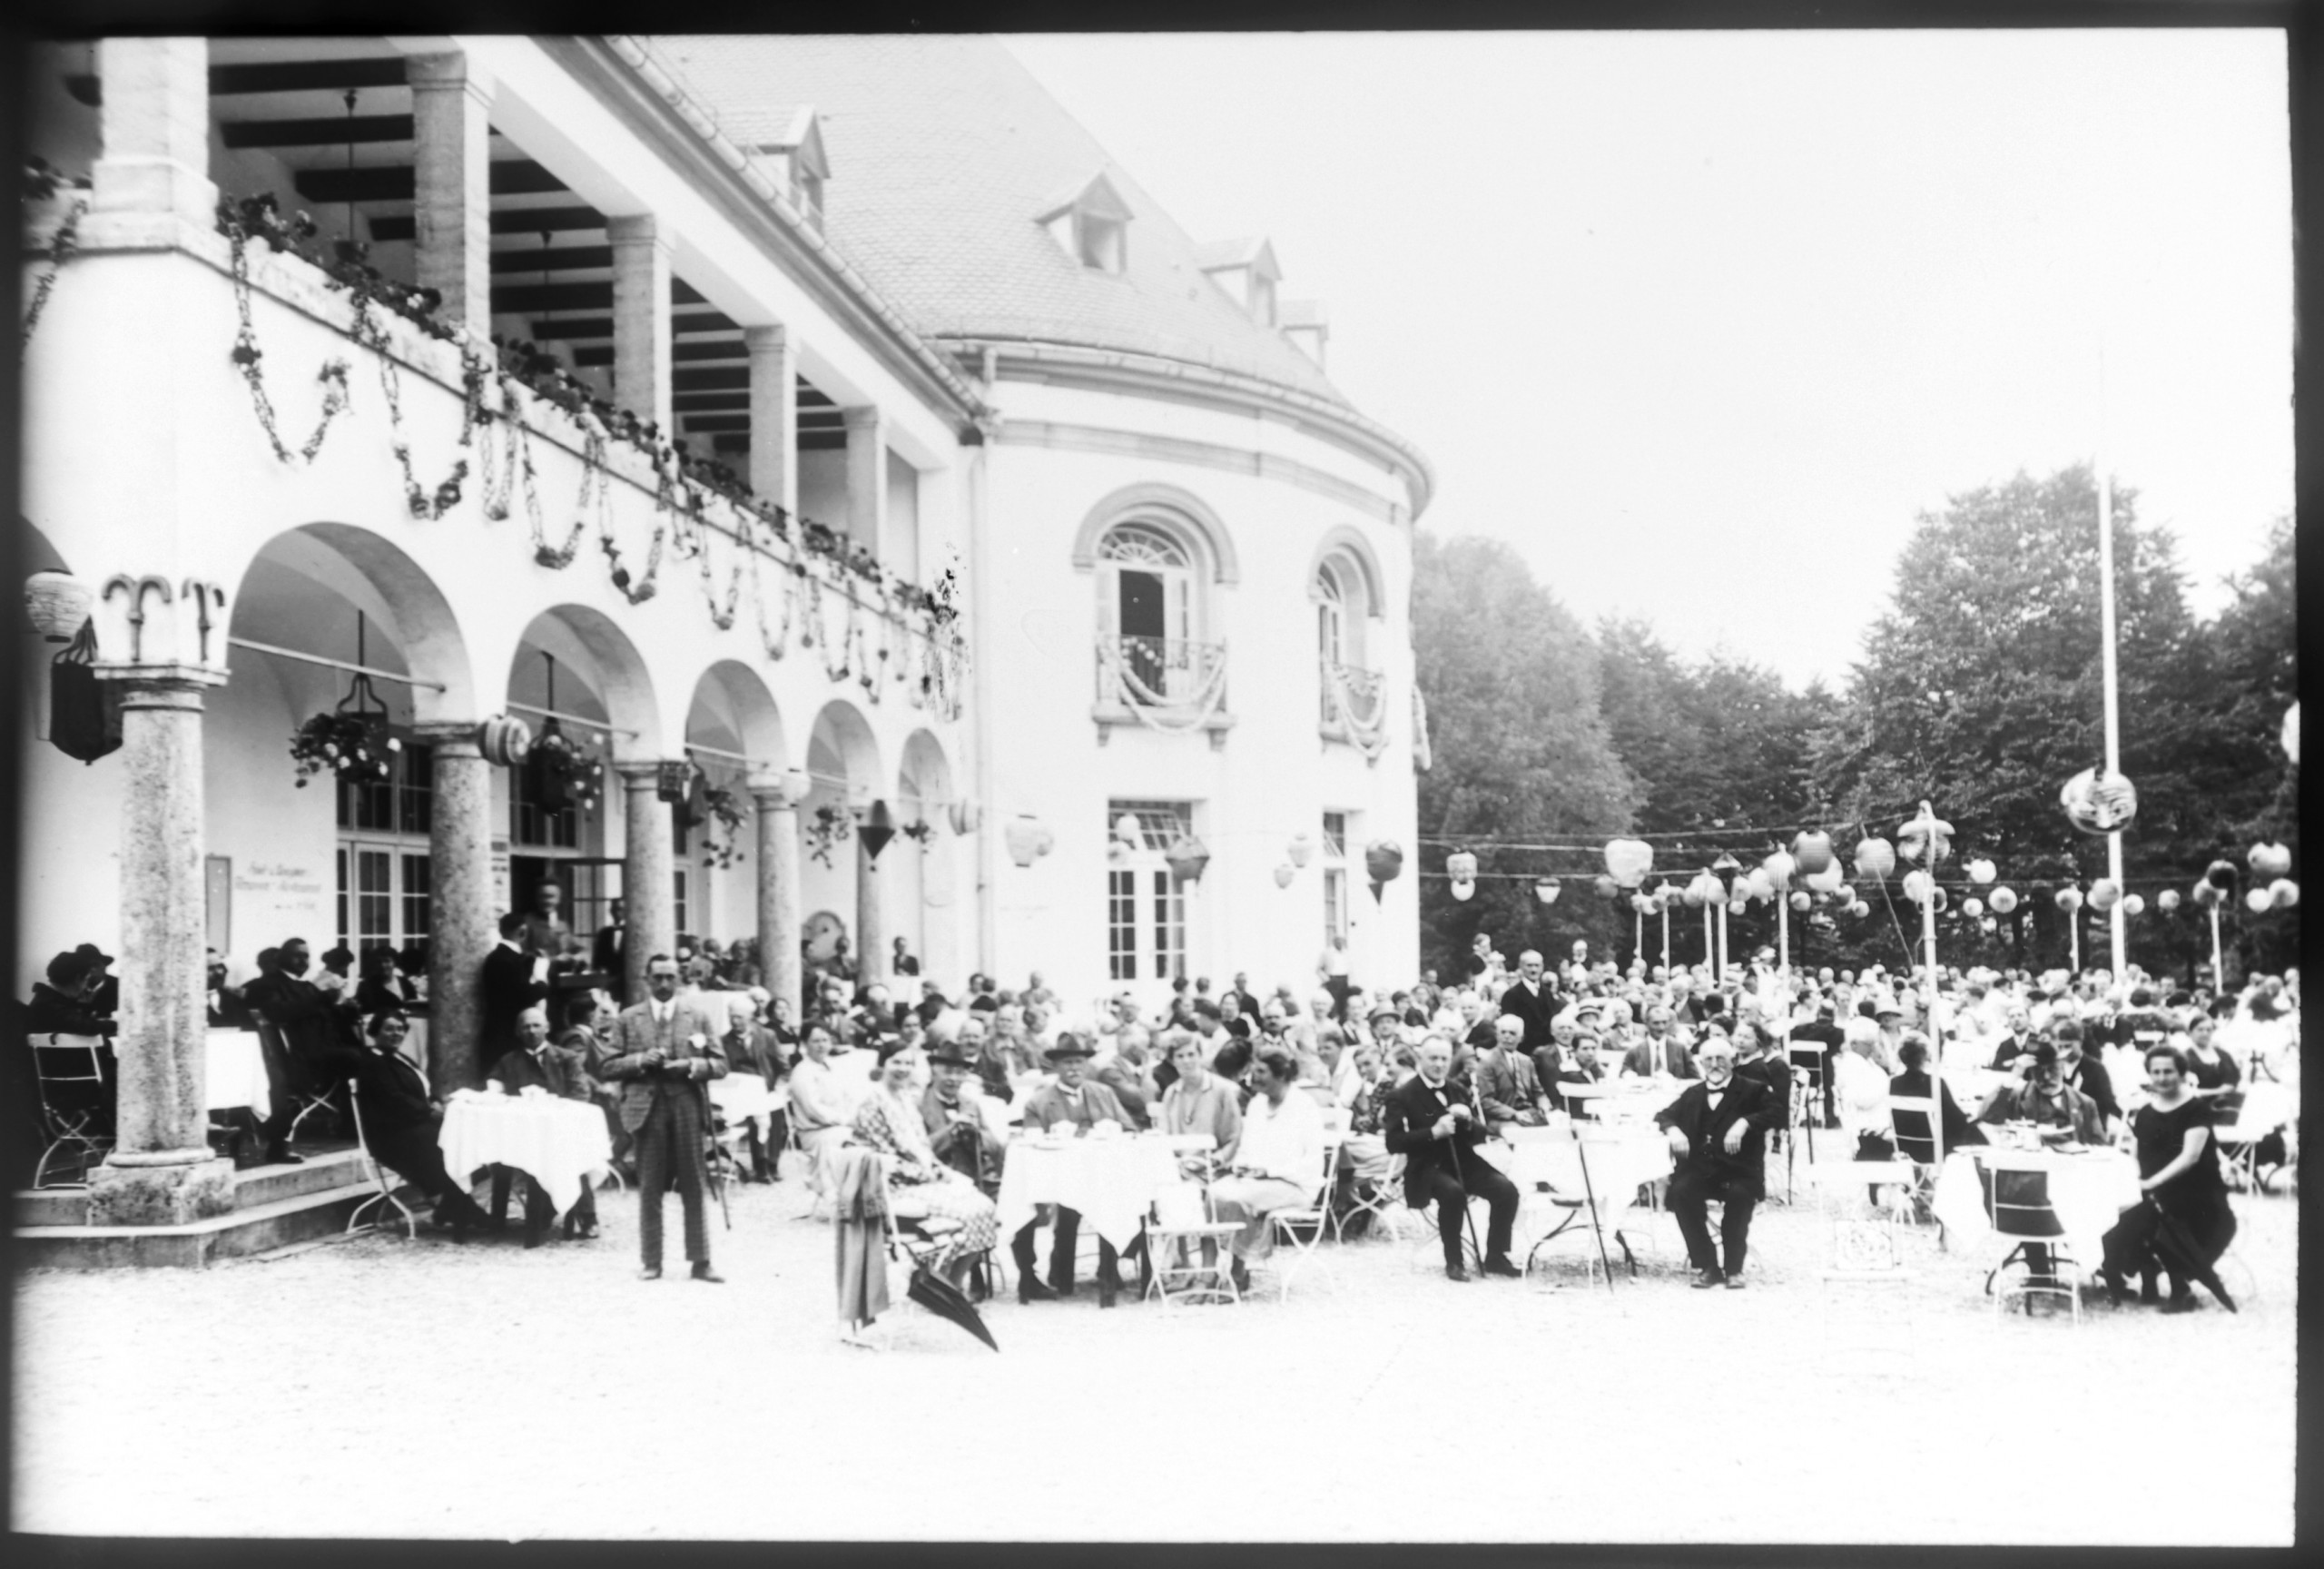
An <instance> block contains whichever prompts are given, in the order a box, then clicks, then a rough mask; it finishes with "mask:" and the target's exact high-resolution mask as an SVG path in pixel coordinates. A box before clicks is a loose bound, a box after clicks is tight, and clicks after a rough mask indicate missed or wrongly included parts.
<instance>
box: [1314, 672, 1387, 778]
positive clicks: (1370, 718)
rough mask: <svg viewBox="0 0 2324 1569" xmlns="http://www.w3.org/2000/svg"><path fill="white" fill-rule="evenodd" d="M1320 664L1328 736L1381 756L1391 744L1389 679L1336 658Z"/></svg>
mask: <svg viewBox="0 0 2324 1569" xmlns="http://www.w3.org/2000/svg"><path fill="white" fill-rule="evenodd" d="M1319 663H1320V665H1321V666H1322V668H1321V671H1320V674H1321V676H1322V680H1321V682H1320V683H1319V685H1320V688H1321V691H1322V695H1323V713H1322V715H1321V725H1320V728H1321V730H1322V733H1323V736H1324V739H1325V740H1326V741H1345V742H1347V743H1349V744H1350V745H1354V746H1355V747H1357V748H1359V749H1360V750H1362V752H1363V753H1364V756H1365V757H1366V758H1377V757H1378V756H1379V755H1380V753H1381V752H1382V750H1383V749H1384V748H1385V747H1386V745H1388V704H1387V686H1388V684H1387V678H1386V677H1385V676H1382V675H1381V673H1380V672H1379V671H1377V670H1367V669H1365V668H1364V666H1361V665H1345V664H1342V663H1341V662H1340V661H1338V660H1336V659H1324V660H1322V661H1319Z"/></svg>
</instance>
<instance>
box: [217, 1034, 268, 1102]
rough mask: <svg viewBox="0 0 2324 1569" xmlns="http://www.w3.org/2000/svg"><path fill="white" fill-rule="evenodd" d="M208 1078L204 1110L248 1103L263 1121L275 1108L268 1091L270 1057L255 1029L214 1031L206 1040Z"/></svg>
mask: <svg viewBox="0 0 2324 1569" xmlns="http://www.w3.org/2000/svg"><path fill="white" fill-rule="evenodd" d="M202 1067H203V1072H204V1078H205V1081H206V1083H205V1088H204V1093H203V1097H202V1110H206V1111H231V1110H234V1109H235V1108H236V1107H241V1106H247V1107H249V1108H250V1109H251V1116H253V1117H256V1118H257V1119H258V1120H260V1121H261V1122H263V1121H265V1120H267V1118H268V1117H270V1116H271V1115H272V1114H273V1111H274V1098H273V1097H272V1096H271V1095H270V1094H269V1093H268V1092H267V1088H266V1059H265V1058H263V1057H261V1056H260V1055H259V1050H258V1032H257V1031H254V1030H212V1031H210V1032H209V1033H208V1035H207V1036H206V1037H205V1038H204V1039H203V1041H202Z"/></svg>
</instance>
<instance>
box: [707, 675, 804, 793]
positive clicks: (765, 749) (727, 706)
mask: <svg viewBox="0 0 2324 1569" xmlns="http://www.w3.org/2000/svg"><path fill="white" fill-rule="evenodd" d="M704 718H707V719H708V720H710V721H711V722H712V723H714V724H715V725H717V726H718V727H719V728H721V729H722V730H724V731H725V732H726V733H727V734H728V735H731V736H732V737H733V739H734V743H735V745H734V750H736V751H739V752H742V753H743V754H744V755H747V756H748V757H749V758H750V760H751V763H750V768H751V771H752V772H753V773H770V774H771V773H776V772H780V771H781V770H782V769H783V768H785V767H788V766H789V765H790V759H791V752H790V749H789V747H788V746H787V745H785V742H784V737H783V711H782V709H781V708H779V707H778V706H776V704H775V701H774V695H773V693H771V692H770V691H768V690H767V685H766V683H765V681H763V679H761V678H760V676H759V673H758V672H757V671H755V670H753V669H752V668H751V667H750V666H748V665H745V664H743V662H742V661H741V660H739V659H721V660H719V661H717V662H716V663H715V664H714V665H712V666H710V667H709V668H708V669H706V670H704V672H703V673H702V675H701V676H699V677H698V678H697V679H696V680H695V682H694V700H693V701H692V703H690V704H689V705H688V706H687V710H686V740H687V741H688V742H689V743H692V742H694V739H695V727H696V723H697V721H699V720H702V719H704ZM703 745H713V743H710V742H704V743H703Z"/></svg>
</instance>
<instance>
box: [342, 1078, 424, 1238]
mask: <svg viewBox="0 0 2324 1569" xmlns="http://www.w3.org/2000/svg"><path fill="white" fill-rule="evenodd" d="M347 1103H348V1105H349V1106H350V1107H352V1108H353V1109H354V1111H355V1150H356V1155H357V1158H358V1159H359V1160H361V1161H362V1163H363V1167H364V1170H365V1174H366V1175H368V1176H369V1178H370V1179H371V1183H372V1185H373V1186H374V1187H376V1188H378V1189H379V1191H378V1192H377V1193H374V1194H372V1195H371V1196H370V1197H369V1198H368V1199H364V1200H363V1202H362V1203H360V1204H358V1205H357V1206H356V1207H355V1209H354V1212H353V1213H351V1214H350V1215H349V1216H348V1218H347V1229H348V1231H349V1232H350V1233H351V1232H353V1231H354V1230H355V1229H357V1228H358V1227H359V1226H361V1225H362V1224H363V1223H364V1222H363V1216H364V1214H365V1213H366V1212H367V1211H368V1210H369V1209H370V1208H371V1207H372V1206H373V1205H375V1204H376V1205H379V1206H381V1209H380V1210H379V1213H380V1216H381V1217H382V1219H384V1218H385V1216H386V1214H387V1209H386V1206H389V1205H392V1206H394V1208H395V1209H396V1211H397V1212H398V1213H399V1214H400V1215H401V1216H402V1217H403V1224H404V1231H405V1239H406V1240H408V1241H412V1240H417V1239H418V1238H419V1218H418V1217H416V1216H415V1215H413V1214H412V1212H411V1207H410V1206H409V1205H408V1204H406V1203H405V1202H404V1201H403V1200H402V1199H399V1198H398V1197H396V1190H395V1186H394V1184H392V1183H390V1182H389V1180H388V1169H387V1168H386V1167H384V1166H382V1165H380V1164H379V1157H378V1156H377V1155H374V1154H372V1153H371V1136H370V1135H369V1133H367V1132H366V1131H364V1128H363V1102H362V1101H361V1100H359V1098H358V1097H357V1094H356V1089H355V1081H354V1080H352V1079H350V1080H349V1081H347Z"/></svg>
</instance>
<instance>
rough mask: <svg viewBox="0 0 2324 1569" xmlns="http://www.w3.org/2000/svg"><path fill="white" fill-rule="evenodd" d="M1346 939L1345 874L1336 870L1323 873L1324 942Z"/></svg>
mask: <svg viewBox="0 0 2324 1569" xmlns="http://www.w3.org/2000/svg"><path fill="white" fill-rule="evenodd" d="M1334 938H1337V939H1339V940H1341V941H1343V942H1344V941H1345V940H1346V938H1347V873H1344V872H1342V871H1339V870H1337V869H1336V868H1334V869H1332V870H1329V871H1326V872H1325V873H1324V941H1325V942H1331V941H1332V940H1333V939H1334Z"/></svg>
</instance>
